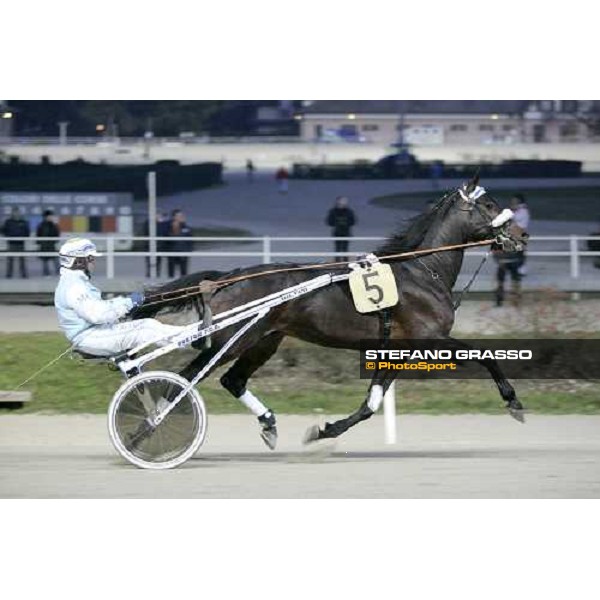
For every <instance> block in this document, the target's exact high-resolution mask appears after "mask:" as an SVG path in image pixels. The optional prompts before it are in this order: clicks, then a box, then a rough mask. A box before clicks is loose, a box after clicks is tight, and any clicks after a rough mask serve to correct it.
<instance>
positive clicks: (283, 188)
mask: <svg viewBox="0 0 600 600" xmlns="http://www.w3.org/2000/svg"><path fill="white" fill-rule="evenodd" d="M289 178H290V174H289V173H288V171H287V169H286V168H285V167H280V168H279V169H277V172H276V173H275V179H276V181H277V185H278V187H279V193H280V194H287V192H288V189H289V184H288V180H289Z"/></svg>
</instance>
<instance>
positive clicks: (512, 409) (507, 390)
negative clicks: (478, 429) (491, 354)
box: [447, 337, 525, 423]
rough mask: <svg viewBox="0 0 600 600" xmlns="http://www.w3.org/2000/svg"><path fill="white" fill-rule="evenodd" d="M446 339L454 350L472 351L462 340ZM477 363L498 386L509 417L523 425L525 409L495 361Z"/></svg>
mask: <svg viewBox="0 0 600 600" xmlns="http://www.w3.org/2000/svg"><path fill="white" fill-rule="evenodd" d="M447 339H448V340H449V341H450V342H452V344H453V345H455V347H456V348H460V349H461V350H463V349H464V350H473V346H470V345H469V344H467V343H465V342H463V341H462V340H457V339H455V338H452V337H449V338H447ZM477 362H478V363H479V364H480V365H482V366H484V367H485V368H486V369H487V370H488V371H489V373H490V375H491V376H492V379H493V380H494V382H495V383H496V385H497V386H498V391H499V392H500V395H501V396H502V399H503V400H504V401H505V402H506V408H507V410H508V412H509V414H510V416H511V417H513V418H514V419H516V420H517V421H519V423H525V413H524V410H525V409H524V407H523V405H522V404H521V401H520V400H519V399H518V398H517V393H516V392H515V388H514V387H513V386H512V385H511V384H510V383H509V381H508V379H506V377H505V376H504V373H502V370H501V369H500V366H499V365H498V363H497V361H495V360H494V359H491V358H485V359H483V360H479V361H477Z"/></svg>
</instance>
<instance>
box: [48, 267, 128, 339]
mask: <svg viewBox="0 0 600 600" xmlns="http://www.w3.org/2000/svg"><path fill="white" fill-rule="evenodd" d="M54 306H55V307H56V312H57V314H58V322H59V324H60V327H61V329H62V330H63V332H64V334H65V335H66V336H67V338H68V340H69V341H70V342H72V341H74V340H75V338H76V337H77V336H78V335H79V334H80V333H82V332H83V331H85V330H86V329H89V328H90V327H93V326H94V325H104V324H110V323H115V322H116V321H118V320H119V319H120V318H121V317H124V316H125V315H126V314H127V313H128V312H129V311H130V310H131V309H132V308H133V302H132V301H131V299H129V298H125V297H121V298H113V299H112V300H102V297H101V294H100V290H99V289H97V288H95V287H94V286H93V285H92V284H91V282H90V278H89V277H88V276H87V275H86V274H85V273H84V272H83V271H72V270H71V269H65V268H61V270H60V281H59V283H58V286H57V288H56V291H55V292H54Z"/></svg>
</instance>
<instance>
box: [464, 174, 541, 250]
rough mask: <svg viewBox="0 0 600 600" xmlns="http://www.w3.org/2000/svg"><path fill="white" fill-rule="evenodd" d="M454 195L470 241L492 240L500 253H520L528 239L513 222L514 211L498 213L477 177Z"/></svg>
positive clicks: (496, 204) (496, 207) (499, 210)
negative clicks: (493, 239) (456, 195)
mask: <svg viewBox="0 0 600 600" xmlns="http://www.w3.org/2000/svg"><path fill="white" fill-rule="evenodd" d="M457 194H458V199H457V204H456V205H457V208H458V209H459V210H461V211H463V212H464V213H465V217H467V218H466V219H465V221H466V225H465V226H466V229H467V237H468V240H469V241H473V242H477V241H480V240H485V239H488V238H495V240H496V245H497V246H498V247H501V248H502V249H503V250H506V251H508V252H513V251H521V250H523V248H524V247H525V245H526V244H527V238H528V237H529V236H528V235H527V233H526V232H525V230H523V229H521V227H519V226H518V225H517V224H516V223H514V222H513V220H512V217H513V212H512V211H511V210H510V209H509V208H505V209H504V210H501V209H500V207H499V206H498V203H497V202H496V201H495V200H494V199H493V198H492V197H491V196H490V195H489V194H488V193H487V192H486V191H485V188H483V187H481V186H480V185H479V175H476V176H475V177H473V179H471V181H469V182H468V183H466V184H464V185H462V186H461V187H460V188H458V190H457ZM467 214H468V216H467Z"/></svg>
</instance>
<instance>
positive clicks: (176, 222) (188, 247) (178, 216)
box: [169, 208, 194, 279]
mask: <svg viewBox="0 0 600 600" xmlns="http://www.w3.org/2000/svg"><path fill="white" fill-rule="evenodd" d="M169 236H170V237H173V238H181V237H192V230H191V228H190V227H188V225H187V223H186V222H185V215H184V214H183V212H182V211H181V210H180V209H178V208H176V209H175V210H174V211H173V213H172V218H171V223H170V227H169ZM193 249H194V243H193V242H192V241H189V240H172V241H169V251H170V252H181V253H182V254H181V255H180V256H169V277H170V278H171V279H172V278H173V277H175V270H176V267H179V274H180V276H181V277H185V276H186V275H187V274H188V264H189V260H190V259H189V256H187V255H186V254H185V253H189V252H192V251H193Z"/></svg>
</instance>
